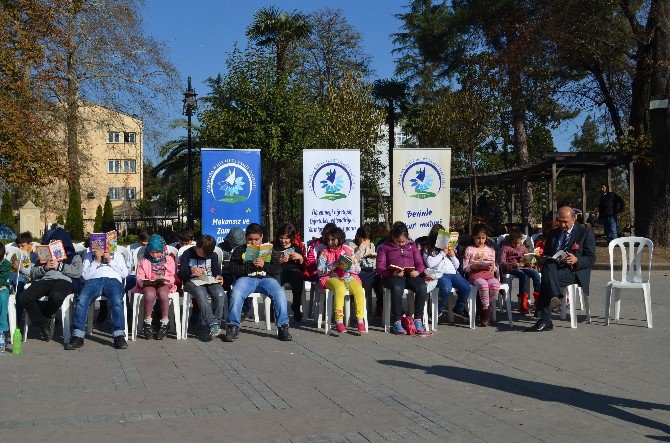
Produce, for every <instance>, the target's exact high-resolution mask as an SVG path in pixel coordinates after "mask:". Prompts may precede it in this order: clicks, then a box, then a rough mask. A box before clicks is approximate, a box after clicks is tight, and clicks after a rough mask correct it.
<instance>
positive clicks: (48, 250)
mask: <svg viewBox="0 0 670 443" xmlns="http://www.w3.org/2000/svg"><path fill="white" fill-rule="evenodd" d="M35 253H36V254H37V259H38V261H39V262H40V263H46V262H48V261H49V260H51V259H52V258H53V259H55V260H57V261H63V260H65V259H66V258H67V254H66V253H65V247H64V246H63V242H62V241H60V240H56V241H53V242H51V243H49V244H48V245H38V246H35Z"/></svg>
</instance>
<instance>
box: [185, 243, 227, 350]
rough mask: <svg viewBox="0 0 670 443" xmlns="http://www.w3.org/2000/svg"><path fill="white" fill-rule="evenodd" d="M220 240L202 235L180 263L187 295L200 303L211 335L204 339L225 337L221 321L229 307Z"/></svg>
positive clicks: (202, 323) (202, 321)
mask: <svg viewBox="0 0 670 443" xmlns="http://www.w3.org/2000/svg"><path fill="white" fill-rule="evenodd" d="M215 247H216V240H214V237H212V236H211V235H202V236H200V238H198V240H197V241H196V242H195V246H193V247H190V248H188V249H187V250H186V251H184V252H183V253H182V255H181V258H180V259H179V278H180V279H181V281H183V282H184V291H186V292H188V293H189V294H191V295H192V296H193V298H194V299H195V300H196V301H197V303H198V307H199V308H200V325H201V326H202V327H204V328H206V330H207V332H206V334H205V335H203V336H201V339H203V340H204V341H208V340H211V339H212V338H214V337H217V336H218V335H219V334H220V333H221V318H222V317H223V308H224V306H225V304H224V299H223V297H225V294H224V292H223V286H222V285H221V284H222V283H223V277H222V276H221V263H219V257H218V255H216V254H215V253H214V248H215Z"/></svg>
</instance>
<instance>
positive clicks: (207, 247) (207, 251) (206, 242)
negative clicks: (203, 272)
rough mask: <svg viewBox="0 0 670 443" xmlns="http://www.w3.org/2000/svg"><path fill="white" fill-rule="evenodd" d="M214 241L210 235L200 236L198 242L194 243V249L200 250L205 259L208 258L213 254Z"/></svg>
mask: <svg viewBox="0 0 670 443" xmlns="http://www.w3.org/2000/svg"><path fill="white" fill-rule="evenodd" d="M215 246H216V240H214V237H212V236H211V235H206V234H205V235H201V236H200V238H199V239H198V241H196V242H195V247H196V248H198V249H200V250H201V251H202V253H203V254H204V255H205V257H209V256H210V255H212V253H213V252H214V247H215Z"/></svg>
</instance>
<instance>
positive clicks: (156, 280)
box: [142, 275, 167, 286]
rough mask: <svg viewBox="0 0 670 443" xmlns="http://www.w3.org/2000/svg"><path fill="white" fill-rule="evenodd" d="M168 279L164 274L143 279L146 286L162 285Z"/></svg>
mask: <svg viewBox="0 0 670 443" xmlns="http://www.w3.org/2000/svg"><path fill="white" fill-rule="evenodd" d="M166 282H167V280H166V279H165V277H163V276H162V275H157V276H156V277H155V278H152V279H147V280H142V285H144V286H162V285H164V284H167V283H166Z"/></svg>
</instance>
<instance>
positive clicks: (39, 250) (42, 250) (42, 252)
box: [35, 245, 51, 263]
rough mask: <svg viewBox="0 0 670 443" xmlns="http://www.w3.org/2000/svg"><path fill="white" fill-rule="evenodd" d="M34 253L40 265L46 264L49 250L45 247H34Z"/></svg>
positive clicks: (49, 256) (49, 255) (49, 257)
mask: <svg viewBox="0 0 670 443" xmlns="http://www.w3.org/2000/svg"><path fill="white" fill-rule="evenodd" d="M35 253H36V254H37V260H38V261H39V262H40V263H46V262H48V261H49V260H50V259H51V249H49V246H47V245H38V246H35Z"/></svg>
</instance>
